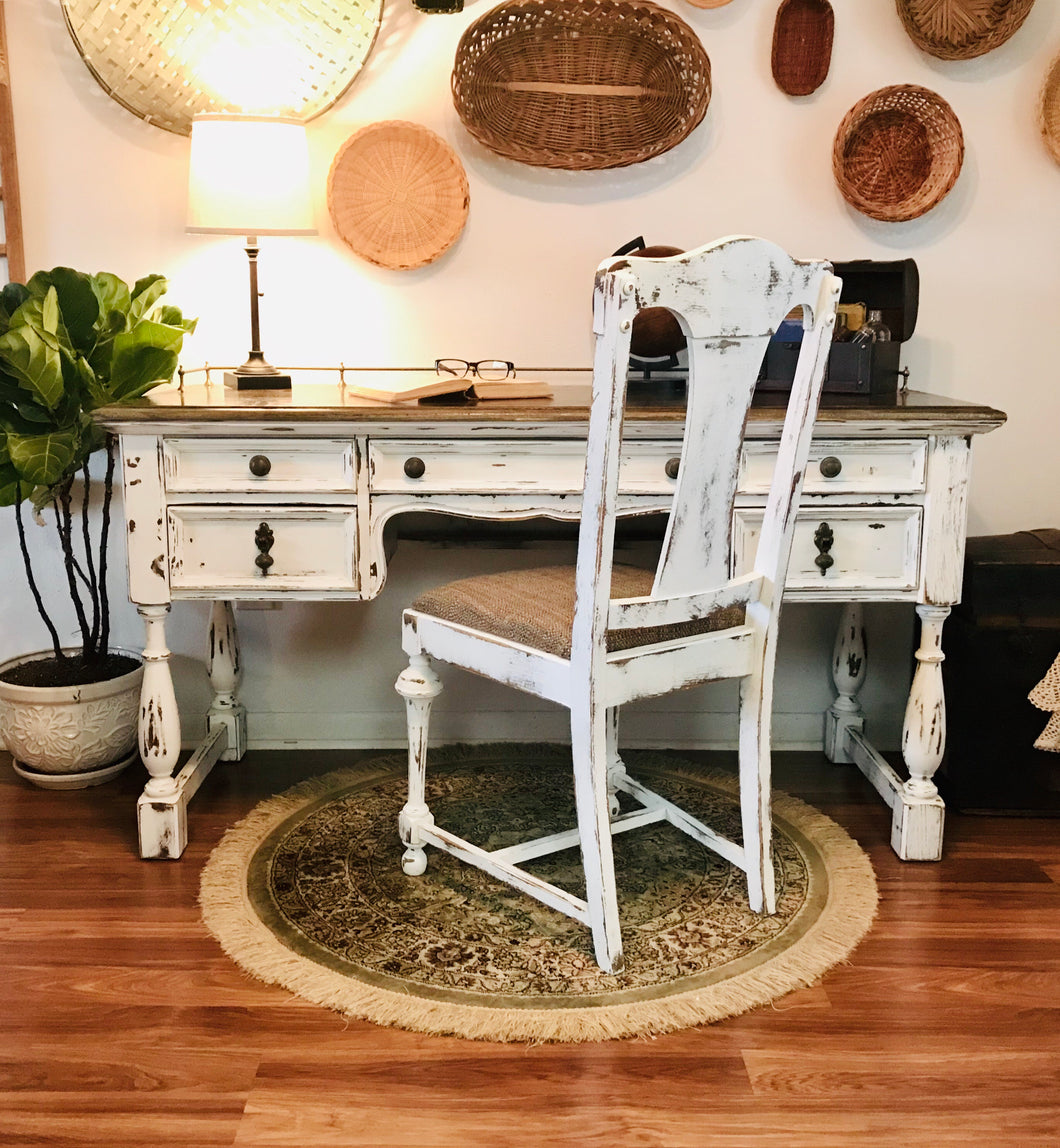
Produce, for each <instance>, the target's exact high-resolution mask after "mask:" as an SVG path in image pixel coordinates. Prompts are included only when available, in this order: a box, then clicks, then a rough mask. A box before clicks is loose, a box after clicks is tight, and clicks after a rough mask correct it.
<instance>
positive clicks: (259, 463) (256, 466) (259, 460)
mask: <svg viewBox="0 0 1060 1148" xmlns="http://www.w3.org/2000/svg"><path fill="white" fill-rule="evenodd" d="M247 465H248V466H249V467H250V473H251V474H252V475H254V477H255V478H264V477H265V475H267V474H268V473H269V471H270V470H272V461H271V460H270V459H269V457H268V455H264V454H256V455H254V456H253V457H252V458H251V460H250V462H249V463H248V464H247Z"/></svg>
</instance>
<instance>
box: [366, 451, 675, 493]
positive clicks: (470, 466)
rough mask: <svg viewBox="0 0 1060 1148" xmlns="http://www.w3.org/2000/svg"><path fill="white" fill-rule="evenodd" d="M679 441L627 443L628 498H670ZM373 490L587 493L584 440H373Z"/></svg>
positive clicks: (623, 474) (624, 482) (623, 480)
mask: <svg viewBox="0 0 1060 1148" xmlns="http://www.w3.org/2000/svg"><path fill="white" fill-rule="evenodd" d="M680 453H681V445H680V443H679V442H667V441H646V442H630V443H626V444H625V445H624V446H623V448H622V462H621V471H620V477H619V487H620V489H621V490H622V492H623V493H625V494H659V493H670V492H672V491H673V489H674V478H675V477H676V470H675V469H674V468H675V467H676V462H677V458H678V456H679V455H680ZM368 465H369V484H370V486H371V490H372V492H373V493H376V494H399V493H423V494H440V493H445V494H529V493H537V492H544V493H550V494H581V492H582V487H583V485H584V479H585V441H584V440H583V439H571V440H569V441H563V440H556V439H550V440H547V441H542V440H533V439H522V440H511V441H507V442H503V441H501V442H481V441H476V440H473V439H461V440H441V439H439V440H435V441H424V440H422V439H420V440H415V439H405V440H402V439H373V440H372V441H371V442H370V443H369V445H368Z"/></svg>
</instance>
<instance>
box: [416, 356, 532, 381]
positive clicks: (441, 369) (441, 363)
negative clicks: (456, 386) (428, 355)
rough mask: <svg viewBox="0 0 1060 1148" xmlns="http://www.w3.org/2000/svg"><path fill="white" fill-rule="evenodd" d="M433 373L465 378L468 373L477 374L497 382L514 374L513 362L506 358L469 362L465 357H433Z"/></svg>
mask: <svg viewBox="0 0 1060 1148" xmlns="http://www.w3.org/2000/svg"><path fill="white" fill-rule="evenodd" d="M434 370H435V373H436V374H437V375H438V376H439V377H440V378H443V379H465V378H467V376H468V375H478V377H479V378H480V379H486V380H488V381H490V382H499V381H500V380H501V379H507V378H510V377H511V376H513V375H514V374H515V364H514V363H509V362H508V361H507V359H482V360H481V361H480V362H478V363H469V362H467V360H466V359H435V360H434Z"/></svg>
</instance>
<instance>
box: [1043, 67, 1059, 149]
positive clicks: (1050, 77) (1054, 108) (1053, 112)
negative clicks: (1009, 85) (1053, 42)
mask: <svg viewBox="0 0 1060 1148" xmlns="http://www.w3.org/2000/svg"><path fill="white" fill-rule="evenodd" d="M1038 126H1039V127H1040V128H1041V129H1042V138H1043V139H1044V140H1045V146H1046V147H1047V148H1048V149H1049V154H1050V155H1051V156H1052V157H1053V159H1055V160H1056V162H1057V163H1060V55H1058V56H1057V57H1056V59H1054V60H1053V62H1052V64H1050V65H1049V71H1048V72H1047V73H1046V75H1045V83H1044V84H1043V85H1042V96H1041V100H1040V101H1039V103H1038Z"/></svg>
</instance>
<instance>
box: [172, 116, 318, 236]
mask: <svg viewBox="0 0 1060 1148" xmlns="http://www.w3.org/2000/svg"><path fill="white" fill-rule="evenodd" d="M187 230H188V231H191V232H197V233H204V234H212V235H253V236H257V235H313V234H315V232H316V227H315V226H314V225H313V205H312V200H311V197H310V194H309V149H308V146H307V143H306V134H305V125H304V124H302V123H301V122H300V121H298V120H291V119H276V118H271V117H266V116H241V115H212V114H206V115H199V116H195V117H194V119H193V120H192V126H191V161H190V164H189V171H188V222H187Z"/></svg>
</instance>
